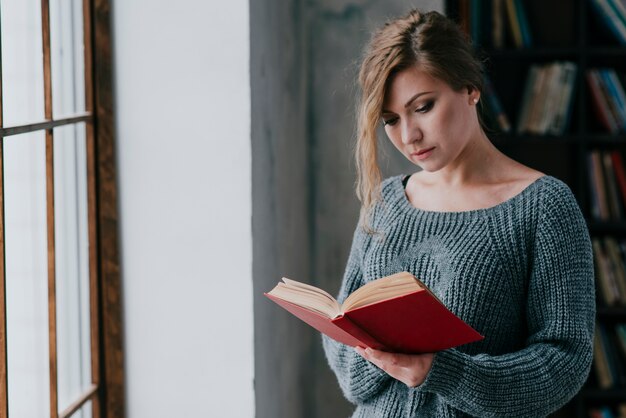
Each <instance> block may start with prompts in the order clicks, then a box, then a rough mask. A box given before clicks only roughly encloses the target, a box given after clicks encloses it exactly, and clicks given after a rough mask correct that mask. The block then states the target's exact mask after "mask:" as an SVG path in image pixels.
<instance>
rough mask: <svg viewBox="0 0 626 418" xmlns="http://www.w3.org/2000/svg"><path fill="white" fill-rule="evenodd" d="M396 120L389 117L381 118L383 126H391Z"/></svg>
mask: <svg viewBox="0 0 626 418" xmlns="http://www.w3.org/2000/svg"><path fill="white" fill-rule="evenodd" d="M397 121H398V118H389V119H383V126H387V125H389V126H393V125H395V124H396V122H397Z"/></svg>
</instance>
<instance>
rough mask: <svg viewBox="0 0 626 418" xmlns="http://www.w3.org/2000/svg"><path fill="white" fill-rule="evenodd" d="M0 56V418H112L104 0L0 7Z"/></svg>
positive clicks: (113, 230)
mask: <svg viewBox="0 0 626 418" xmlns="http://www.w3.org/2000/svg"><path fill="white" fill-rule="evenodd" d="M93 45H97V46H98V48H93V47H92V46H93ZM0 48H1V58H2V59H1V60H0V141H1V146H0V203H1V204H0V233H1V235H0V238H1V239H0V416H1V417H6V416H8V417H9V418H14V417H19V418H30V417H33V418H35V417H36V418H41V417H45V416H50V417H51V418H66V417H78V418H100V417H116V418H117V417H122V416H123V370H122V357H123V356H122V341H121V334H122V332H121V316H120V311H121V310H120V307H121V301H120V298H119V290H120V282H119V268H118V246H117V214H116V209H115V208H116V201H115V199H116V194H115V181H114V179H115V177H114V174H115V171H114V165H113V162H114V158H113V137H112V132H113V128H112V127H113V123H112V95H111V83H110V79H109V78H110V73H111V65H110V63H111V61H110V53H111V52H110V29H109V4H108V0H43V1H42V0H2V1H1V2H0ZM94 109H97V111H94Z"/></svg>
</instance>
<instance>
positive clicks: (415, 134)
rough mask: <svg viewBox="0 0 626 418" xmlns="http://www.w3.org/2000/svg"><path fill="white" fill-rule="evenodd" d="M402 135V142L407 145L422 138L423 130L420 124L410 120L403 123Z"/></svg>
mask: <svg viewBox="0 0 626 418" xmlns="http://www.w3.org/2000/svg"><path fill="white" fill-rule="evenodd" d="M401 135H402V143H403V144H405V145H409V144H412V143H413V142H416V141H419V140H420V139H422V131H421V130H420V129H419V126H417V124H416V123H413V122H410V121H408V122H404V123H402V132H401Z"/></svg>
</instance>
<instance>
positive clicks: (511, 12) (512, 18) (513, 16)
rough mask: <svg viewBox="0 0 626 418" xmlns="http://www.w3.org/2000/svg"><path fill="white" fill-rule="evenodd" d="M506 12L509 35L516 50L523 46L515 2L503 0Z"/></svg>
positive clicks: (513, 0)
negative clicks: (511, 36) (509, 29)
mask: <svg viewBox="0 0 626 418" xmlns="http://www.w3.org/2000/svg"><path fill="white" fill-rule="evenodd" d="M505 2H506V11H507V15H508V17H509V26H510V28H511V35H513V41H514V42H515V46H516V47H517V48H521V47H522V46H524V42H523V40H522V30H521V28H520V25H519V19H518V17H517V11H516V10H515V0H505Z"/></svg>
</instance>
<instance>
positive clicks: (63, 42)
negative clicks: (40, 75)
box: [50, 0, 85, 118]
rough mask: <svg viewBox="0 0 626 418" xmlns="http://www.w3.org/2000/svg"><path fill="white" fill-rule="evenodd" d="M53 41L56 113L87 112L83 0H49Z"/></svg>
mask: <svg viewBox="0 0 626 418" xmlns="http://www.w3.org/2000/svg"><path fill="white" fill-rule="evenodd" d="M50 45H51V47H50V51H51V63H52V111H53V115H54V117H55V118H58V117H62V116H66V115H69V114H74V113H77V112H84V111H85V61H84V60H85V55H84V44H83V2H82V0H50Z"/></svg>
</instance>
